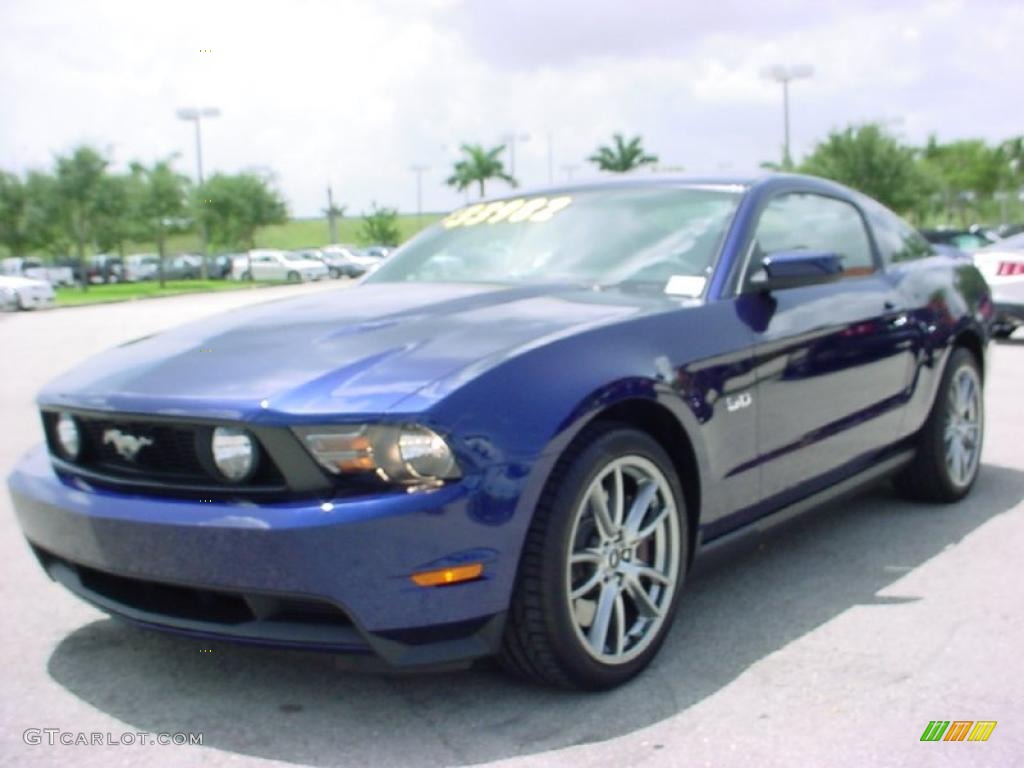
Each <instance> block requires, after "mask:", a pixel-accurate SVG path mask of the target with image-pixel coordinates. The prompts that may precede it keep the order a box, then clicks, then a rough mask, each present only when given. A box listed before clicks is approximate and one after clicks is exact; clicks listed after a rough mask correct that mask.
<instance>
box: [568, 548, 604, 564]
mask: <svg viewBox="0 0 1024 768" xmlns="http://www.w3.org/2000/svg"><path fill="white" fill-rule="evenodd" d="M569 563H570V564H572V565H583V564H584V563H589V564H591V565H600V564H601V553H600V552H598V551H597V550H595V549H584V550H581V551H579V552H573V553H572V554H571V555H570V556H569Z"/></svg>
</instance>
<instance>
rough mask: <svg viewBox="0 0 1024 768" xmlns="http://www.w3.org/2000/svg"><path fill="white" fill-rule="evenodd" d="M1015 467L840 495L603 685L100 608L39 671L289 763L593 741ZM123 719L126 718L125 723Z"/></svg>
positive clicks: (708, 593) (958, 520) (979, 518)
mask: <svg viewBox="0 0 1024 768" xmlns="http://www.w3.org/2000/svg"><path fill="white" fill-rule="evenodd" d="M1022 497H1024V472H1020V471H1017V470H1014V469H1009V468H1005V467H999V466H994V465H985V466H984V467H983V469H982V475H981V477H980V479H979V481H978V484H977V486H976V487H975V489H974V492H973V493H972V495H971V496H970V498H969V499H968V500H967V501H965V502H963V503H961V504H958V505H950V506H927V505H919V504H911V503H907V502H903V501H899V500H897V499H894V498H893V496H892V495H891V493H889V492H888V491H887V490H886V489H885V488H884V487H883V488H878V489H875V490H870V491H868V492H866V494H864V495H862V496H859V497H857V498H854V499H852V500H848V501H845V502H837V503H835V504H832V505H830V506H828V507H825V508H824V509H822V510H819V511H818V512H816V513H812V514H811V515H808V516H804V517H803V518H800V519H798V520H797V521H795V522H793V523H792V524H790V525H789V526H787V527H786V528H784V529H782V530H780V531H778V532H776V533H774V534H771V535H769V536H768V537H766V538H763V539H761V540H760V542H759V543H757V544H755V545H753V546H751V547H747V548H745V549H744V550H743V551H741V552H737V553H734V556H732V557H731V558H729V559H728V560H723V561H722V562H720V563H718V564H716V565H714V566H713V567H712V568H710V569H709V570H704V571H703V572H702V573H701V574H699V575H698V576H696V577H695V578H694V579H692V580H691V582H690V583H689V585H688V589H687V591H686V593H685V595H684V597H683V601H682V604H681V606H680V613H679V616H678V618H677V620H676V623H675V626H674V628H673V630H672V632H671V634H670V635H669V637H668V639H667V641H666V643H665V645H664V647H663V648H662V651H661V654H660V655H659V657H658V658H657V659H656V661H655V663H654V664H653V666H652V668H651V669H649V670H648V671H647V672H646V673H645V674H643V675H641V676H640V677H639V678H637V679H636V680H635V681H633V682H632V683H630V684H629V685H626V686H624V687H623V688H620V689H618V690H616V691H611V692H607V693H601V694H578V693H566V692H561V691H554V690H547V689H544V688H539V687H534V686H530V685H526V684H523V683H520V682H517V681H515V680H512V679H510V678H507V677H505V676H503V675H502V674H500V673H499V672H497V671H494V670H493V669H492V668H490V667H488V666H483V667H476V668H473V669H468V670H462V671H455V672H444V673H433V674H394V673H391V674H382V673H380V672H379V671H378V670H376V669H375V668H373V667H372V665H371V666H368V664H367V661H366V660H365V659H351V658H349V659H338V658H336V657H332V656H330V655H324V654H311V653H299V652H287V651H270V650H260V649H252V648H244V647H237V646H232V645H228V644H218V643H215V644H211V643H204V642H200V641H194V640H189V639H183V638H176V637H171V636H164V635H161V634H158V633H152V632H145V631H143V630H138V629H134V628H132V627H129V626H126V625H123V624H121V623H119V622H115V621H112V620H109V619H105V620H99V621H95V622H93V623H91V624H88V625H86V626H84V627H82V628H81V629H79V630H77V631H75V632H74V633H72V634H71V635H69V636H68V637H66V638H65V639H64V640H63V641H62V642H61V643H60V644H59V646H58V647H57V648H56V649H55V651H54V652H53V654H52V656H51V657H50V661H49V665H48V666H49V673H50V675H51V677H52V678H53V679H54V680H55V681H57V682H58V683H59V684H60V685H62V686H64V687H65V688H66V689H67V690H68V691H70V692H71V693H72V694H74V695H75V696H78V697H79V698H80V699H82V700H83V701H85V702H87V703H88V704H90V705H92V706H94V707H96V708H97V709H99V710H101V711H103V712H105V713H108V714H109V715H111V716H113V717H115V718H117V719H119V720H121V721H123V722H124V723H125V724H126V725H127V726H128V727H129V728H130V729H131V730H146V731H150V732H170V733H175V732H192V733H197V732H199V733H202V734H203V735H204V738H203V744H204V746H208V747H215V748H217V749H220V750H225V751H228V752H233V753H238V754H241V755H246V756H257V757H263V758H272V759H277V760H284V761H288V762H292V763H298V764H308V765H314V766H328V765H341V764H353V763H354V764H360V765H382V766H388V765H405V764H416V765H422V766H440V765H453V764H454V765H463V764H469V763H478V762H485V761H490V760H496V759H500V758H508V757H513V756H517V755H528V754H533V753H537V752H540V751H546V750H551V749H558V748H561V747H566V746H571V745H574V744H580V743H587V742H594V741H602V740H605V739H611V738H614V737H616V736H620V735H622V734H624V733H628V732H631V731H634V730H636V729H639V728H643V727H645V726H648V725H652V724H654V723H656V722H658V721H661V720H663V719H665V718H667V717H670V716H672V715H674V714H676V713H678V712H681V711H683V710H685V709H687V708H688V707H690V706H692V705H694V704H696V703H698V702H700V701H702V700H703V699H705V698H706V697H708V696H711V695H712V694H714V693H716V692H717V691H719V690H720V689H722V688H723V687H724V686H726V685H727V684H728V683H730V682H731V681H732V680H734V679H735V678H736V677H737V676H738V675H740V674H741V673H743V672H744V671H745V670H746V669H747V668H748V667H750V666H751V665H752V664H754V663H755V662H757V661H758V660H760V659H762V658H764V657H765V656H767V655H769V654H771V653H773V652H775V651H777V650H779V649H780V648H782V647H784V646H785V645H787V644H789V643H791V642H793V641H794V640H797V639H799V638H800V637H802V636H803V635H805V634H807V633H808V632H811V631H812V630H814V629H815V628H817V627H819V626H820V625H822V624H823V623H825V622H827V621H829V620H831V619H833V618H834V617H836V616H837V615H839V614H841V613H842V612H844V611H846V610H847V609H849V608H851V607H853V606H860V605H879V606H886V605H892V604H896V605H898V604H900V603H903V602H907V601H908V600H914V599H917V598H914V597H905V598H892V597H884V596H879V594H878V593H879V592H880V591H881V590H884V589H885V588H886V587H887V586H888V585H890V584H891V583H893V582H894V581H896V580H897V579H899V578H901V577H902V576H903V575H905V574H906V573H907V572H909V571H911V570H913V569H914V568H916V567H917V566H919V565H920V564H922V563H924V562H925V561H926V560H928V559H930V558H932V557H934V556H935V555H937V554H939V553H941V552H942V551H943V550H944V549H946V548H947V547H949V546H951V545H955V544H956V543H957V542H958V541H960V540H961V539H962V538H964V537H965V536H966V535H968V534H969V533H971V531H973V530H974V529H976V528H978V527H979V526H981V525H983V524H984V523H985V522H986V521H988V520H990V519H991V518H993V517H995V516H997V515H1000V514H1001V513H1003V512H1006V511H1008V510H1010V509H1012V508H1013V507H1014V506H1015V505H1016V504H1018V503H1020V501H1021V499H1022ZM126 730H128V729H126Z"/></svg>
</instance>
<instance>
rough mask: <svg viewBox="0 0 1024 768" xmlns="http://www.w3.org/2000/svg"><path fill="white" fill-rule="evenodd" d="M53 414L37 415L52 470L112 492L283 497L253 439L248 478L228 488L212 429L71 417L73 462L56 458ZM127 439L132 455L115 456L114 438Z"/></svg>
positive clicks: (282, 486)
mask: <svg viewBox="0 0 1024 768" xmlns="http://www.w3.org/2000/svg"><path fill="white" fill-rule="evenodd" d="M57 416H58V414H57V413H56V412H53V411H44V412H43V426H44V429H45V432H46V439H47V443H48V444H49V448H50V453H51V455H52V456H53V461H54V464H55V466H56V467H57V469H58V470H60V471H66V472H71V473H73V474H76V475H78V476H80V477H82V478H84V479H86V480H88V481H89V482H91V483H94V484H97V485H101V486H106V487H112V488H115V489H129V490H130V489H137V490H144V491H146V492H157V493H167V494H171V495H184V496H198V497H203V498H205V497H209V496H210V495H211V492H212V493H213V494H216V495H225V494H226V495H231V496H245V495H253V494H256V495H264V496H265V495H277V494H285V493H287V491H288V486H287V484H286V483H285V479H284V476H283V475H282V473H281V471H280V470H279V469H278V467H277V466H276V465H275V464H274V462H273V461H272V459H271V458H270V456H269V454H268V453H267V451H266V449H265V447H264V446H262V445H261V444H260V443H259V441H258V440H257V465H256V471H255V473H254V474H253V476H252V477H251V478H249V479H248V480H246V481H245V482H244V483H241V484H229V483H227V482H226V481H225V480H224V478H223V477H221V475H220V473H219V472H218V471H217V469H216V467H215V466H214V464H213V458H212V455H211V452H210V439H211V437H212V433H213V429H214V427H213V426H212V425H209V424H191V423H187V422H184V423H183V422H170V421H162V420H152V419H146V418H145V417H134V416H119V415H118V416H108V415H99V414H84V413H75V414H74V418H75V421H76V423H77V425H78V430H79V435H80V439H81V451H80V453H79V456H78V458H77V459H76V460H75V461H74V462H71V461H67V460H66V459H64V458H63V457H62V454H61V452H60V450H59V446H58V443H57V439H56V424H57ZM117 432H120V433H121V435H129V436H131V437H133V438H134V439H135V440H136V441H137V443H138V444H141V445H140V446H139V448H138V450H137V452H135V453H134V454H131V455H124V454H123V453H121V452H119V451H118V449H117V446H116V441H115V440H114V439H113V438H114V437H115V434H116V433H117Z"/></svg>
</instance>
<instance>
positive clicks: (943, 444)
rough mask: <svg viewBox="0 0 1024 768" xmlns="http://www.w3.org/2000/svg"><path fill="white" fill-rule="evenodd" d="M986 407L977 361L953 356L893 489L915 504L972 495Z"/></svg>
mask: <svg viewBox="0 0 1024 768" xmlns="http://www.w3.org/2000/svg"><path fill="white" fill-rule="evenodd" d="M984 434H985V403H984V392H983V390H982V385H981V372H980V369H979V368H978V361H977V360H976V359H975V358H974V355H973V354H971V353H970V352H969V351H968V350H966V349H964V348H963V347H957V348H956V349H954V350H953V352H952V354H951V355H950V358H949V363H948V364H947V365H946V370H945V372H944V373H943V375H942V381H941V383H940V384H939V392H938V395H937V396H936V398H935V404H934V405H933V406H932V411H931V413H930V414H929V416H928V420H927V421H926V422H925V425H924V427H923V428H922V429H921V433H920V436H919V437H918V444H917V452H916V454H915V455H914V459H913V461H912V462H911V463H910V465H909V466H908V467H907V468H906V469H905V470H903V472H902V473H901V474H900V475H898V476H897V477H896V487H897V489H898V490H899V491H900V492H901V493H902V494H903V495H904V496H906V497H908V498H910V499H914V500H916V501H933V502H952V501H957V500H959V499H962V498H963V497H964V496H966V495H967V492H968V491H970V490H971V486H972V485H974V481H975V479H976V478H977V477H978V467H979V466H980V464H981V446H982V440H983V438H984Z"/></svg>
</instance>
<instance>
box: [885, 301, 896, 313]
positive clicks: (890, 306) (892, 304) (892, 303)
mask: <svg viewBox="0 0 1024 768" xmlns="http://www.w3.org/2000/svg"><path fill="white" fill-rule="evenodd" d="M882 306H883V307H885V308H886V310H893V309H896V302H895V301H890V300H889V299H886V300H885V304H883V305H882Z"/></svg>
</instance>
